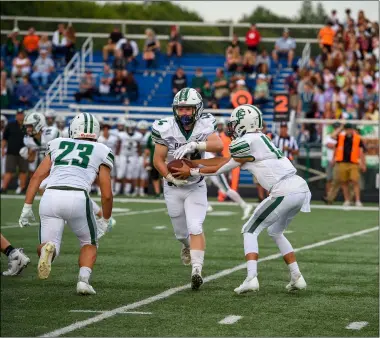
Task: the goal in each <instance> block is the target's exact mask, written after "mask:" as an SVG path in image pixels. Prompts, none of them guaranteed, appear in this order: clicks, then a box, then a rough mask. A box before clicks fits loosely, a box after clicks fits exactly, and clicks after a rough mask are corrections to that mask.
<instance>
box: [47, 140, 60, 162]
mask: <svg viewBox="0 0 380 338" xmlns="http://www.w3.org/2000/svg"><path fill="white" fill-rule="evenodd" d="M60 141H61V139H60V138H56V139H54V140H51V141H49V142H48V143H47V150H46V153H45V155H46V156H47V155H49V156H50V158H51V159H52V160H53V158H54V153H55V150H57V148H58V145H59V143H60Z"/></svg>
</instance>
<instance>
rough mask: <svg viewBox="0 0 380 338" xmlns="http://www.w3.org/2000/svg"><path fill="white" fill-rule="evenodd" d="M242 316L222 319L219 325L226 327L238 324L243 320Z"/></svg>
mask: <svg viewBox="0 0 380 338" xmlns="http://www.w3.org/2000/svg"><path fill="white" fill-rule="evenodd" d="M242 318H243V317H242V316H227V317H226V318H224V319H222V320H221V321H219V322H218V323H219V324H224V325H231V324H234V323H236V322H237V321H238V320H240V319H242Z"/></svg>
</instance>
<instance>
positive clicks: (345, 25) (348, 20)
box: [343, 8, 353, 29]
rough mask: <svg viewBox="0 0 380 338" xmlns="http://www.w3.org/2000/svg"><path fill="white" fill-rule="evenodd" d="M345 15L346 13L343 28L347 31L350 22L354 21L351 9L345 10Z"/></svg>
mask: <svg viewBox="0 0 380 338" xmlns="http://www.w3.org/2000/svg"><path fill="white" fill-rule="evenodd" d="M345 13H346V17H345V19H344V21H343V26H344V28H345V29H347V28H348V26H349V24H350V22H351V21H353V18H352V16H351V9H349V8H347V9H346V10H345Z"/></svg>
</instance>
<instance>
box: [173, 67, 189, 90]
mask: <svg viewBox="0 0 380 338" xmlns="http://www.w3.org/2000/svg"><path fill="white" fill-rule="evenodd" d="M186 87H187V77H186V75H185V72H184V71H183V69H182V68H181V67H179V68H177V70H176V72H175V74H174V75H173V77H172V94H173V96H175V95H176V94H177V93H178V92H179V91H180V90H181V89H183V88H186Z"/></svg>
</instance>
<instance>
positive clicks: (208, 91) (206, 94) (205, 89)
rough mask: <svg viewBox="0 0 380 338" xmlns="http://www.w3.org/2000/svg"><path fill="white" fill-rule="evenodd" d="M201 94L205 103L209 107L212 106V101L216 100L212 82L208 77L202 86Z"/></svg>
mask: <svg viewBox="0 0 380 338" xmlns="http://www.w3.org/2000/svg"><path fill="white" fill-rule="evenodd" d="M201 95H202V97H203V100H204V105H205V106H206V107H208V108H210V107H211V106H212V102H213V101H215V99H214V96H213V92H212V87H211V83H210V81H209V80H207V79H206V81H205V83H204V84H203V86H202V89H201Z"/></svg>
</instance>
